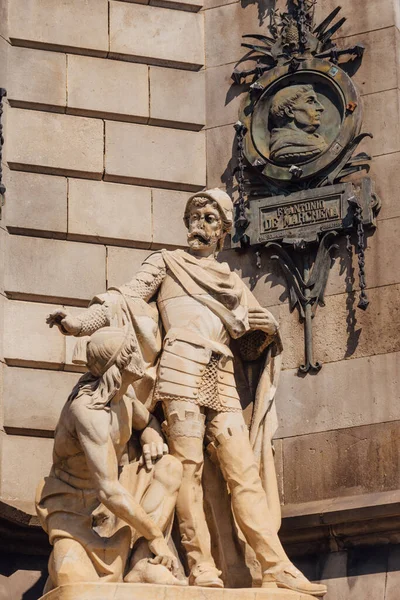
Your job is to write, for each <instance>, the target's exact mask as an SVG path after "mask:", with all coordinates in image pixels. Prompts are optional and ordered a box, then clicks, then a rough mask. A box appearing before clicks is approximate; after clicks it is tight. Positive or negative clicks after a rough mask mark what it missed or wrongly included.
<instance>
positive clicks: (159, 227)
mask: <svg viewBox="0 0 400 600" xmlns="http://www.w3.org/2000/svg"><path fill="white" fill-rule="evenodd" d="M189 196H190V194H188V193H184V192H175V191H172V190H156V189H154V190H153V245H156V246H157V247H160V246H187V238H186V233H187V231H186V227H185V225H184V223H183V218H182V217H183V213H184V211H185V207H186V202H187V200H188V198H189Z"/></svg>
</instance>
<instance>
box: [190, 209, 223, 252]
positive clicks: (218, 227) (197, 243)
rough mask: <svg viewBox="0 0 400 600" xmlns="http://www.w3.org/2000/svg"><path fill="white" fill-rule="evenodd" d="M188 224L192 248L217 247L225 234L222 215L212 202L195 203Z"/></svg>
mask: <svg viewBox="0 0 400 600" xmlns="http://www.w3.org/2000/svg"><path fill="white" fill-rule="evenodd" d="M188 225H189V231H188V244H189V246H190V248H191V249H192V250H203V249H206V248H210V249H211V248H212V249H215V248H216V247H217V245H218V242H219V240H220V239H221V237H222V236H223V225H222V219H221V215H220V214H219V211H218V209H217V208H215V207H213V206H212V204H211V203H210V202H207V203H206V204H204V206H196V202H194V203H193V205H192V208H191V209H190V213H189V222H188Z"/></svg>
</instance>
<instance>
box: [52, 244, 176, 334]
mask: <svg viewBox="0 0 400 600" xmlns="http://www.w3.org/2000/svg"><path fill="white" fill-rule="evenodd" d="M165 275H166V266H165V263H164V260H163V258H162V254H161V252H155V253H154V254H151V255H150V256H149V257H148V258H147V259H146V260H145V261H144V262H143V264H142V265H141V267H140V269H139V271H138V272H137V273H136V275H135V277H134V278H133V279H132V280H131V281H130V282H129V283H127V284H125V285H123V286H121V287H120V288H111V289H110V290H109V292H108V293H107V294H103V295H100V296H95V297H94V298H93V300H92V302H91V304H90V306H89V308H87V309H85V310H84V311H83V312H82V313H80V314H79V315H76V316H73V315H71V314H69V313H67V312H66V311H64V310H56V311H55V312H53V313H52V314H51V315H49V317H48V318H47V323H48V324H49V325H50V327H53V326H54V325H56V326H57V327H58V328H59V330H60V331H61V333H63V334H64V335H74V336H76V337H82V336H89V335H92V333H94V332H95V331H97V330H98V329H100V328H101V327H107V326H108V325H110V324H111V321H112V313H113V297H112V296H113V295H114V294H123V295H125V296H128V297H130V298H140V299H142V300H144V301H145V302H149V301H150V300H151V298H152V297H153V296H154V295H155V294H156V293H157V291H158V288H159V287H160V285H161V283H162V281H163V280H164V277H165Z"/></svg>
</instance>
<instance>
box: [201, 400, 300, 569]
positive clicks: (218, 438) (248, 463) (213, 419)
mask: <svg viewBox="0 0 400 600" xmlns="http://www.w3.org/2000/svg"><path fill="white" fill-rule="evenodd" d="M208 417H209V421H208V423H207V441H209V442H211V443H212V449H213V448H215V451H216V454H217V458H218V462H219V464H220V467H221V471H222V474H223V476H224V479H225V481H226V482H227V484H228V487H229V490H230V492H231V497H232V509H233V512H234V515H235V518H236V521H237V523H238V525H239V527H240V529H241V531H242V532H243V535H244V536H245V538H246V540H247V543H248V544H249V546H251V548H253V550H254V552H255V553H256V556H257V559H258V560H259V562H260V564H261V567H262V570H263V572H264V571H267V570H268V571H269V572H274V571H277V572H278V571H281V570H283V569H284V568H285V567H287V566H289V565H290V564H291V563H290V561H289V559H288V557H287V556H286V553H285V551H284V549H283V547H282V545H281V543H280V541H279V538H278V535H277V532H276V529H275V527H274V524H273V519H272V516H271V514H270V511H269V508H268V504H267V500H266V496H265V491H264V489H263V487H262V483H261V479H260V475H259V471H258V467H257V464H256V461H255V458H254V454H253V450H252V448H251V445H250V440H249V434H248V431H247V428H246V426H245V423H244V420H243V415H242V413H217V412H215V411H210V412H209V415H208Z"/></svg>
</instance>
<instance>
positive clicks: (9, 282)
mask: <svg viewBox="0 0 400 600" xmlns="http://www.w3.org/2000/svg"><path fill="white" fill-rule="evenodd" d="M105 263H106V252H105V248H104V247H103V246H97V245H95V244H82V243H79V242H67V241H63V240H48V239H44V238H33V237H26V236H17V235H12V236H10V238H9V241H8V244H7V258H6V265H7V266H6V274H5V284H4V288H5V290H6V292H7V294H8V295H10V296H13V297H19V298H21V297H26V296H39V297H43V298H46V299H50V301H51V299H55V298H65V299H78V300H81V301H82V300H88V299H90V298H91V297H92V296H93V295H94V294H95V293H100V292H101V291H103V290H104V289H105V284H106V282H105Z"/></svg>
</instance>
